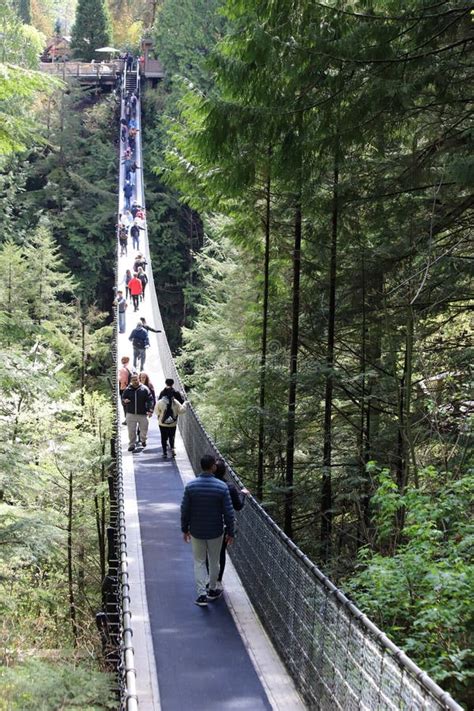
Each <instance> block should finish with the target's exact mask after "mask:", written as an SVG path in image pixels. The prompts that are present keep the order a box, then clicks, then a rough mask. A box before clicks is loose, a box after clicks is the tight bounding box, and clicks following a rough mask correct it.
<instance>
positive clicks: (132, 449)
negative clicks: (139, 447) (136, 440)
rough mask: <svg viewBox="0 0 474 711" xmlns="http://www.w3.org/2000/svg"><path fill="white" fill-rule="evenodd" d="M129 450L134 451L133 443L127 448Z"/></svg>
mask: <svg viewBox="0 0 474 711" xmlns="http://www.w3.org/2000/svg"><path fill="white" fill-rule="evenodd" d="M128 451H129V452H134V451H135V445H134V444H131V445H130V447H129V448H128Z"/></svg>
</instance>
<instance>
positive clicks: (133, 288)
mask: <svg viewBox="0 0 474 711" xmlns="http://www.w3.org/2000/svg"><path fill="white" fill-rule="evenodd" d="M128 288H129V291H130V294H131V295H132V301H133V309H134V311H138V301H139V299H140V296H141V295H142V292H143V286H142V283H141V281H140V279H139V278H138V276H137V274H134V275H133V277H132V278H131V279H130V281H129V282H128Z"/></svg>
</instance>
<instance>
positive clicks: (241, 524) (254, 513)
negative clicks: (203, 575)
mask: <svg viewBox="0 0 474 711" xmlns="http://www.w3.org/2000/svg"><path fill="white" fill-rule="evenodd" d="M137 120H138V122H139V123H138V128H139V129H140V131H139V133H138V134H137V162H138V163H139V165H141V166H143V158H142V152H141V139H142V131H141V116H140V111H138V112H137ZM136 190H137V193H136V194H137V200H138V202H139V203H140V204H141V205H142V206H143V207H145V191H144V183H143V173H142V171H139V173H137V188H136ZM145 227H146V225H145ZM147 236H148V235H147V231H145V237H146V242H145V244H146V245H147V247H146V250H144V251H145V253H146V257H147V259H148V264H149V266H148V272H149V284H148V290H149V293H150V298H151V300H152V304H153V313H154V316H155V325H156V326H157V327H158V328H160V329H162V333H161V334H158V337H157V341H158V348H159V352H160V358H161V362H162V366H163V370H164V373H165V376H166V377H172V378H174V380H175V381H176V383H178V384H179V387H180V388H181V389H182V390H183V391H185V388H184V385H183V382H182V381H181V378H180V376H179V373H178V370H177V368H176V365H175V362H174V359H173V356H172V353H171V350H170V347H169V344H168V340H167V338H166V335H165V332H164V325H163V319H162V316H161V312H160V309H159V304H158V300H157V296H156V289H155V283H154V279H153V270H152V264H151V259H150V253H149V248H148V240H147ZM179 429H180V432H181V435H182V437H183V440H184V443H185V446H186V450H187V453H188V456H189V459H190V461H191V464H192V466H193V469H194V472H195V473H196V472H198V471H199V469H200V463H199V462H200V458H201V456H202V454H203V453H205V452H206V451H207V452H209V451H211V452H213V453H214V454H215V455H216V456H218V457H221V458H222V459H224V461H225V458H224V457H223V456H222V454H221V452H220V451H219V449H218V448H217V446H216V445H215V444H214V442H213V441H212V439H211V438H210V436H209V435H208V433H207V432H206V430H205V428H204V426H203V424H202V422H201V419H200V418H199V415H198V414H197V412H196V410H195V409H194V407H193V406H192V405H191V404H190V405H189V408H188V412H187V414H186V415H185V416H183V417H181V418H180V420H179ZM227 467H228V470H229V472H230V476H231V477H232V479H233V480H234V481H235V482H236V483H237V484H238V485H240V486H242V482H241V480H240V479H239V477H238V475H237V473H236V472H235V471H234V470H233V469H232V467H230V466H229V464H227ZM247 499H248V501H247V503H246V505H245V507H244V509H243V510H242V511H241V512H240V513H239V518H238V533H237V537H236V542H235V545H234V546H233V547H232V549H231V556H232V560H233V562H234V565H235V566H236V568H237V571H238V573H239V575H240V578H241V580H242V582H243V584H244V586H245V588H246V591H247V594H248V595H249V597H250V599H251V601H252V603H253V605H254V607H255V608H256V610H257V612H258V613H259V616H260V618H261V620H262V622H263V624H264V626H265V628H266V630H267V632H268V633H269V635H270V637H271V638H272V641H273V643H274V645H275V647H276V649H277V650H278V652H279V653H280V656H281V657H282V659H283V660H284V662H285V664H286V666H287V668H288V670H289V672H290V673H291V675H292V676H293V678H294V680H295V683H296V686H297V688H298V689H299V691H300V692H301V694H302V695H303V697H304V698H305V699H306V701H307V702H308V704H309V706H310V708H318V709H323V710H324V711H326V710H328V711H329V710H331V711H332V710H333V709H340V711H351V710H352V709H362V710H364V711H375V710H376V709H379V710H380V711H382V710H383V711H385V709H387V710H393V711H396V710H399V709H404V710H405V711H422V710H423V711H428V710H429V711H431V710H433V711H435V710H436V711H441V710H442V709H450V711H462V708H461V706H459V704H457V703H456V701H454V699H452V697H451V696H450V695H449V694H448V693H447V692H445V691H443V689H441V688H440V687H439V686H438V685H437V684H436V683H435V682H434V681H433V680H432V679H431V678H430V677H429V676H428V674H426V672H423V671H422V670H421V669H420V668H419V667H418V666H417V665H416V664H415V663H414V662H413V661H412V660H411V659H410V658H409V657H408V656H407V655H406V654H405V653H404V652H403V651H402V650H401V649H399V648H398V647H397V646H396V645H395V644H394V643H393V642H392V641H391V640H390V639H389V638H388V637H387V635H385V634H384V633H383V632H382V631H381V630H379V629H378V627H377V626H376V625H375V624H374V623H373V622H372V621H371V620H370V619H369V618H368V617H367V616H366V615H365V614H364V613H362V612H361V611H360V610H359V609H358V608H357V607H356V605H354V603H352V602H351V601H350V600H349V599H348V598H347V597H346V595H344V593H343V592H342V591H341V590H339V589H338V588H337V587H336V586H335V585H334V584H333V583H332V582H331V580H329V578H328V577H327V576H326V575H324V573H322V571H321V570H319V568H318V567H317V566H316V565H315V564H314V563H313V562H312V561H311V560H309V558H308V557H307V556H306V555H305V554H304V553H303V551H301V550H300V549H299V548H298V546H297V545H296V544H295V543H294V542H293V541H291V540H290V539H289V538H288V536H287V535H286V534H285V533H284V532H283V531H282V529H281V528H280V527H279V526H278V525H277V524H276V523H275V521H273V519H272V518H271V517H270V516H269V514H268V513H267V512H266V511H265V510H264V509H263V507H262V506H261V505H260V504H259V503H258V502H257V501H256V499H255V498H254V497H252V496H249V497H247ZM277 572H278V573H279V575H280V577H279V579H278V580H275V578H276V575H277ZM275 601H276V602H275ZM359 659H361V660H362V661H361V662H360V661H359Z"/></svg>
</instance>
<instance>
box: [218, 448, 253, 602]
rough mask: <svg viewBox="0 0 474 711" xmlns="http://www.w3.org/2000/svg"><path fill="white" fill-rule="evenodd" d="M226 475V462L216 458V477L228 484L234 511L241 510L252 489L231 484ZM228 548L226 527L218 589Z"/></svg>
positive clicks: (220, 587)
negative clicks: (238, 487) (239, 487)
mask: <svg viewBox="0 0 474 711" xmlns="http://www.w3.org/2000/svg"><path fill="white" fill-rule="evenodd" d="M225 475H226V466H225V462H224V460H223V459H217V460H216V471H215V474H214V476H215V477H216V479H219V481H223V482H224V484H227V487H228V489H229V494H230V498H231V500H232V506H233V507H234V511H241V510H242V509H243V508H244V504H245V497H246V496H248V495H249V494H250V491H249V490H248V489H240V490H239V489H237V487H236V486H235V484H231V483H230V482H229V481H226V480H225ZM226 548H227V536H226V529H225V528H224V536H223V538H222V547H221V552H220V557H219V575H218V576H217V583H216V589H217V590H222V578H223V576H224V570H225V563H226Z"/></svg>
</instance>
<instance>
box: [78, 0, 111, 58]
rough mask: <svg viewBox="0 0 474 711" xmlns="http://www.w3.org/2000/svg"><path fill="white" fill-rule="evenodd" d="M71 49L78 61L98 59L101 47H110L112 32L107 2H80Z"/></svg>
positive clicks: (93, 0)
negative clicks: (97, 51) (98, 50)
mask: <svg viewBox="0 0 474 711" xmlns="http://www.w3.org/2000/svg"><path fill="white" fill-rule="evenodd" d="M71 36H72V38H71V49H72V50H73V52H74V56H75V57H77V59H82V60H83V61H86V62H88V61H89V62H90V61H91V59H97V54H96V52H95V50H96V49H98V48H99V47H105V46H107V45H110V43H111V41H112V31H111V23H110V15H109V10H108V6H107V3H106V2H105V0H79V2H78V4H77V9H76V21H75V23H74V26H73V28H72V33H71Z"/></svg>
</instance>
